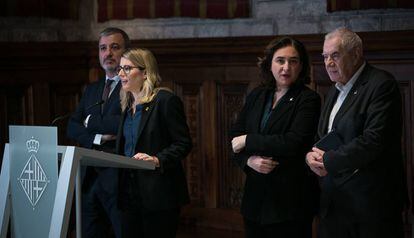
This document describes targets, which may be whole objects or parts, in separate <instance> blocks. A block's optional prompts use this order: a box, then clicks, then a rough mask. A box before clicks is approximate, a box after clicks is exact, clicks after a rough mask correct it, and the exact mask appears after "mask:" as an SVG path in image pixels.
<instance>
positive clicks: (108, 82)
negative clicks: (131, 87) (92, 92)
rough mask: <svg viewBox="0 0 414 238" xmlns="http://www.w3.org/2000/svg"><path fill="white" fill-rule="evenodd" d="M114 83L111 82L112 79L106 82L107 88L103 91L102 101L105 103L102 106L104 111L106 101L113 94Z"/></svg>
mask: <svg viewBox="0 0 414 238" xmlns="http://www.w3.org/2000/svg"><path fill="white" fill-rule="evenodd" d="M113 82H114V81H113V80H111V79H108V80H106V83H105V87H104V90H103V93H102V100H103V101H104V103H103V104H102V107H101V109H102V111H103V108H104V105H105V103H106V101H107V100H108V97H109V93H110V92H111V84H112V83H113Z"/></svg>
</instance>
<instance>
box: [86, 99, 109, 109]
mask: <svg viewBox="0 0 414 238" xmlns="http://www.w3.org/2000/svg"><path fill="white" fill-rule="evenodd" d="M104 103H105V100H101V101H97V102H96V103H94V104H92V105H90V106H89V107H87V108H86V109H85V111H87V110H89V109H91V108H94V107H96V106H99V105H102V104H104Z"/></svg>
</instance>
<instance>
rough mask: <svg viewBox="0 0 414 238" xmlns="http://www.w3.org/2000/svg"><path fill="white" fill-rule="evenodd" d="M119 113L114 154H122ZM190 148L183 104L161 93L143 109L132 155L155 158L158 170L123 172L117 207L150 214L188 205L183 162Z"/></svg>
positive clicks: (121, 125)
mask: <svg viewBox="0 0 414 238" xmlns="http://www.w3.org/2000/svg"><path fill="white" fill-rule="evenodd" d="M125 117H126V112H123V113H122V117H121V122H120V124H119V129H118V137H117V143H116V145H117V146H116V148H117V149H116V151H117V153H119V154H124V143H125V141H124V136H123V125H124V121H125ZM191 147H192V143H191V138H190V133H189V129H188V126H187V123H186V118H185V114H184V109H183V104H182V102H181V100H180V98H179V97H177V96H175V95H174V94H172V93H170V92H169V91H166V90H160V91H159V92H158V94H157V95H156V97H155V98H154V100H153V101H151V102H150V103H146V104H144V105H143V110H142V115H141V122H140V125H139V128H138V140H137V144H136V147H135V148H136V150H135V152H136V153H137V152H142V153H147V154H149V155H155V156H157V157H158V159H159V161H160V168H156V170H154V171H152V170H151V171H150V170H127V169H126V170H123V171H122V172H121V179H120V199H119V201H120V204H119V205H120V207H121V208H123V209H128V208H130V207H131V206H135V205H137V204H138V206H141V205H142V206H143V207H144V208H146V209H150V210H160V209H171V208H177V207H179V206H181V205H183V204H186V203H187V202H188V201H189V196H188V190H187V182H186V179H185V174H184V170H183V166H182V164H181V163H182V160H183V159H184V158H185V157H186V156H187V155H188V153H189V152H190V150H191Z"/></svg>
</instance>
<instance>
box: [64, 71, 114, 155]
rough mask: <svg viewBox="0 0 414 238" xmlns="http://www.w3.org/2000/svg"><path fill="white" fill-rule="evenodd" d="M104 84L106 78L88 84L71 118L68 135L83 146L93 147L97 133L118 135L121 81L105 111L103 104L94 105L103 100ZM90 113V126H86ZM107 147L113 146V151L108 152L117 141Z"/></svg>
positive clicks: (108, 101)
mask: <svg viewBox="0 0 414 238" xmlns="http://www.w3.org/2000/svg"><path fill="white" fill-rule="evenodd" d="M104 86H105V78H103V79H101V80H99V81H98V82H95V83H92V84H90V85H88V86H87V87H86V89H85V92H84V93H83V95H82V98H81V100H80V102H79V105H78V107H77V108H76V111H75V112H74V113H73V114H72V116H71V117H70V119H69V122H68V127H67V136H68V137H69V138H70V139H73V140H74V141H76V142H78V143H79V144H80V145H81V146H82V147H85V148H92V147H93V140H94V139H95V135H96V134H102V135H104V134H112V135H116V133H117V129H118V124H119V119H120V114H121V107H120V102H119V89H120V88H121V83H120V82H118V84H117V85H116V87H115V88H114V90H113V92H112V93H111V95H110V97H109V98H108V100H107V101H106V102H105V104H104V108H103V111H102V112H101V105H96V106H94V105H95V104H96V103H98V102H100V101H101V100H102V93H103V89H104ZM89 114H91V117H90V118H89V121H88V128H85V127H84V125H83V121H84V120H85V119H86V117H87V116H88V115H89ZM106 147H108V149H109V150H110V149H111V147H112V151H108V152H113V151H114V148H115V142H114V143H109V145H106Z"/></svg>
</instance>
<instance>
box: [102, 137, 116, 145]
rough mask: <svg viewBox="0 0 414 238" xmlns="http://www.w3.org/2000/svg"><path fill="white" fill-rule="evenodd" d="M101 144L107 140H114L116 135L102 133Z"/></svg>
mask: <svg viewBox="0 0 414 238" xmlns="http://www.w3.org/2000/svg"><path fill="white" fill-rule="evenodd" d="M101 140H102V144H103V143H105V142H107V141H112V140H116V135H102V139H101Z"/></svg>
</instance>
